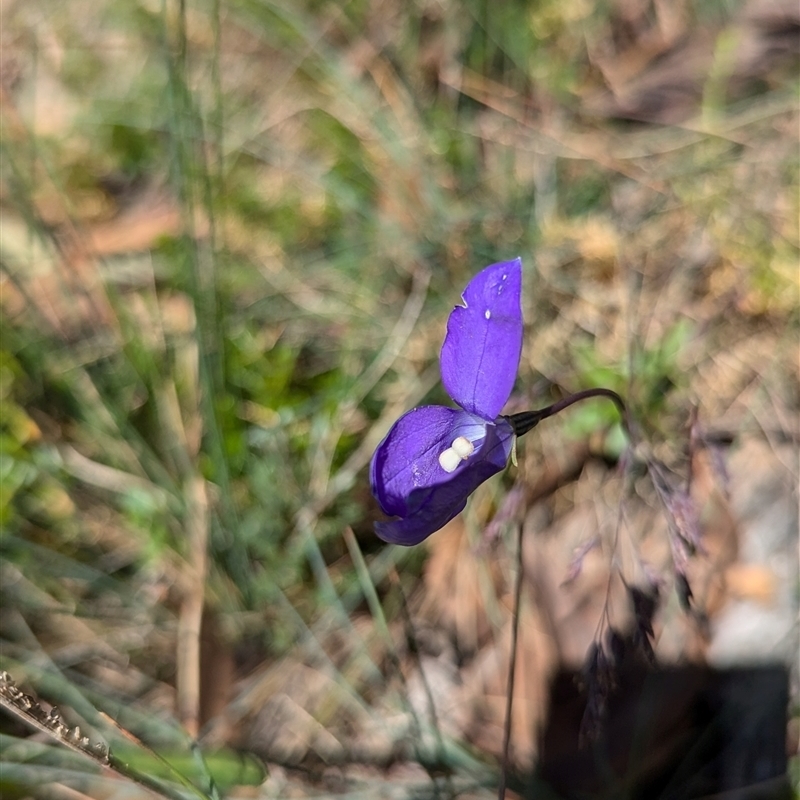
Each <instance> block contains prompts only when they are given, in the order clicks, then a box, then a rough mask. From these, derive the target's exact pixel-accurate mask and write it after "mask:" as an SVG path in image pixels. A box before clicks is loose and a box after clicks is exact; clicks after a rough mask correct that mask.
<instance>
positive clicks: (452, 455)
mask: <svg viewBox="0 0 800 800" xmlns="http://www.w3.org/2000/svg"><path fill="white" fill-rule="evenodd" d="M474 452H475V445H474V444H472V442H471V441H470V440H469V439H467V437H466V436H457V437H456V438H455V439H454V440H453V444H452V445H450V447H448V448H447V450H445V451H444V452H443V453H441V454H440V455H439V466H440V467H441V468H442V469H443V470H444V471H445V472H455V469H456V467H457V466H458V465H459V464H460V463H461V462H462V461H466V460H467V459H468V458H469V457H470V456H471V455H472V454H473V453H474Z"/></svg>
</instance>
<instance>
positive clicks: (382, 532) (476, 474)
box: [373, 420, 514, 545]
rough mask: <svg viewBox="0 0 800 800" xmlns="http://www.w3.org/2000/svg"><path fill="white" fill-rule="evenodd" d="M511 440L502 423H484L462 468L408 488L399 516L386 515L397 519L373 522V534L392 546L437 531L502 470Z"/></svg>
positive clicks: (509, 433) (506, 424)
mask: <svg viewBox="0 0 800 800" xmlns="http://www.w3.org/2000/svg"><path fill="white" fill-rule="evenodd" d="M513 441H514V433H513V430H512V429H511V426H510V425H509V424H508V423H507V422H506V421H505V420H498V421H497V422H496V423H486V436H485V439H484V440H483V441H482V443H481V445H480V447H479V448H478V449H477V450H476V451H475V453H474V454H473V455H471V456H470V457H469V459H468V460H467V461H466V462H465V463H464V465H463V466H460V467H458V468H457V469H456V471H455V472H453V473H452V474H451V475H447V473H444V471H443V470H442V474H443V475H444V476H445V479H444V480H441V481H437V482H436V483H434V484H432V485H428V486H419V487H417V488H414V489H412V490H411V492H410V493H409V494H408V495H407V496H406V497H405V498H404V502H403V503H402V505H403V507H404V510H403V512H402V513H400V512H396V511H395V512H387V513H395V514H398V515H399V516H400V517H401V519H398V520H391V521H389V522H378V523H376V524H375V532H376V533H377V535H378V536H379V537H380V538H381V539H383V540H384V541H387V542H391V543H393V544H402V545H414V544H419V542H421V541H422V540H423V539H425V538H427V537H428V536H430V535H431V534H432V533H435V532H436V531H438V530H439V529H440V528H441V527H443V526H444V525H445V524H447V523H448V522H449V521H450V520H451V519H453V517H455V516H456V515H457V514H458V513H459V512H460V511H461V510H462V509H463V508H464V506H465V505H466V502H467V498H468V497H469V495H470V494H472V492H474V491H475V489H477V488H478V486H480V484H482V483H483V482H484V481H485V480H487V479H488V478H490V477H491V476H492V475H495V474H496V473H498V472H500V471H501V470H502V469H504V468H505V466H506V464H507V463H508V458H509V456H510V454H511V447H512V445H513ZM449 444H450V442H449V441H447V446H449ZM437 458H438V454H437ZM373 491H374V483H373ZM376 496H377V494H376ZM379 500H380V498H379ZM399 505H400V504H398V507H399ZM384 510H386V509H384Z"/></svg>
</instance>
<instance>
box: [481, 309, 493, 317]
mask: <svg viewBox="0 0 800 800" xmlns="http://www.w3.org/2000/svg"><path fill="white" fill-rule="evenodd" d="M483 316H484V317H486V319H491V318H492V312H491V311H489V309H488V308H487V309H486V311H484V312H483Z"/></svg>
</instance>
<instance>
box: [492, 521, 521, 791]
mask: <svg viewBox="0 0 800 800" xmlns="http://www.w3.org/2000/svg"><path fill="white" fill-rule="evenodd" d="M521 598H522V525H521V524H520V525H518V526H517V581H516V586H515V587H514V610H513V617H512V620H511V656H510V661H509V665H508V686H507V688H506V719H505V725H504V727H503V765H502V769H501V772H500V786H499V788H498V790H497V798H498V800H505V796H506V783H507V780H508V766H509V765H508V748H509V746H510V744H511V708H512V706H513V701H514V675H515V672H516V666H517V637H518V634H519V605H520V599H521Z"/></svg>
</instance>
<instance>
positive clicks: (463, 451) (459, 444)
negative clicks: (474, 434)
mask: <svg viewBox="0 0 800 800" xmlns="http://www.w3.org/2000/svg"><path fill="white" fill-rule="evenodd" d="M450 449H451V450H455V451H456V454H457V455H458V457H459V458H462V459H464V460H465V461H466V460H467V459H468V458H469V457H470V456H471V455H472V454H473V453H474V452H475V445H474V444H472V442H471V441H470V440H469V439H467V437H466V436H459V437H458V438H457V439H455V440H454V441H453V444H452V445H451V447H450Z"/></svg>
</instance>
